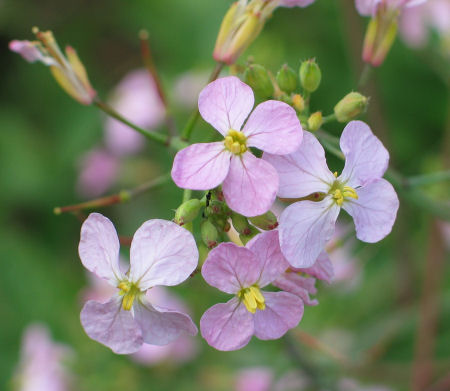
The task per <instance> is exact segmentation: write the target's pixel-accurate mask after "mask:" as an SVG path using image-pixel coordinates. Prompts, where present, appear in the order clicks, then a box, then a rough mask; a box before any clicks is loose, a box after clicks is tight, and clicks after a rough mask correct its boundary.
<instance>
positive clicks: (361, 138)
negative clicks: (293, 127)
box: [263, 121, 399, 268]
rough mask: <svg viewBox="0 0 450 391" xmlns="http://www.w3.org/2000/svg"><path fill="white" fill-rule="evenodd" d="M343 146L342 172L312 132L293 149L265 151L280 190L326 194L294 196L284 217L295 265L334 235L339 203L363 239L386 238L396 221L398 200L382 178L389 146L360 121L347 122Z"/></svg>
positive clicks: (306, 262) (305, 262) (285, 194)
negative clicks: (329, 161)
mask: <svg viewBox="0 0 450 391" xmlns="http://www.w3.org/2000/svg"><path fill="white" fill-rule="evenodd" d="M340 146H341V150H342V152H343V153H344V155H345V157H346V161H345V167H344V170H343V171H342V174H341V175H340V176H339V177H337V173H335V174H333V173H332V172H331V171H330V170H329V169H328V167H327V164H326V160H325V151H324V150H323V148H322V146H321V145H320V143H319V142H318V141H317V139H316V138H315V137H314V136H313V135H312V134H311V133H308V132H304V138H303V143H302V145H301V146H300V148H299V149H298V150H297V151H296V152H294V153H293V154H291V155H289V156H275V155H270V154H264V156H263V158H264V159H265V160H267V161H268V162H269V163H271V164H272V165H273V166H274V167H275V168H276V169H277V170H278V174H279V177H280V188H279V191H278V196H280V197H282V198H301V197H306V196H308V195H311V194H313V193H319V194H320V198H323V199H322V200H320V201H318V202H315V201H300V202H296V203H294V204H292V205H290V206H289V207H287V208H286V209H285V210H284V212H283V213H282V215H281V217H280V220H279V223H280V225H279V231H280V245H281V250H282V252H283V254H284V255H285V257H286V259H287V260H288V262H289V263H290V264H291V265H292V266H294V267H301V268H303V267H309V266H311V265H312V264H313V263H314V262H315V261H316V259H317V257H318V256H319V254H320V252H321V251H322V250H323V249H324V246H325V244H326V242H327V241H328V240H329V239H330V238H331V236H332V235H333V232H334V226H335V222H336V219H337V217H338V215H339V211H340V209H341V207H342V208H344V210H345V211H347V212H348V213H349V214H350V215H351V216H352V217H353V220H354V223H355V227H356V236H357V238H358V239H360V240H362V241H364V242H369V243H374V242H377V241H379V240H381V239H383V238H384V237H385V236H386V235H387V234H389V232H390V231H391V229H392V226H393V224H394V221H395V217H396V214H397V210H398V206H399V201H398V198H397V194H396V193H395V190H394V188H393V187H392V185H391V184H390V183H389V182H388V181H386V180H384V179H382V176H383V174H384V173H385V171H386V169H387V166H388V162H389V153H388V151H387V150H386V148H384V146H383V144H382V143H381V141H380V140H379V139H378V138H377V137H375V136H374V134H373V133H372V131H371V130H370V128H369V126H367V125H366V124H365V123H364V122H361V121H352V122H350V123H349V124H348V125H347V126H346V127H345V129H344V131H343V132H342V136H341V140H340Z"/></svg>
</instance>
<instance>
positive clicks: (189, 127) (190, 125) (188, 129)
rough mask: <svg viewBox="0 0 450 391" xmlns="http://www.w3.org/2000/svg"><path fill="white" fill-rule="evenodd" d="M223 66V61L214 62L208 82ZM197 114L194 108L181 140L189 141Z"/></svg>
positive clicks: (217, 74)
mask: <svg viewBox="0 0 450 391" xmlns="http://www.w3.org/2000/svg"><path fill="white" fill-rule="evenodd" d="M223 67H224V64H223V63H221V62H218V63H216V66H215V67H214V69H213V71H212V73H211V76H210V77H209V81H208V83H211V82H212V81H214V80H216V79H217V78H218V77H219V75H220V72H221V71H222V69H223ZM199 116H200V113H199V111H198V109H196V110H195V111H194V112H193V113H192V115H191V116H190V118H189V121H188V123H187V124H186V126H185V127H184V129H183V131H182V132H181V139H182V140H184V141H189V139H190V137H191V134H192V131H193V130H194V126H195V123H196V122H197V120H198V117H199Z"/></svg>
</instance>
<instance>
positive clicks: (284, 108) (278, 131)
mask: <svg viewBox="0 0 450 391" xmlns="http://www.w3.org/2000/svg"><path fill="white" fill-rule="evenodd" d="M243 133H244V134H245V135H246V136H247V137H248V141H247V143H248V145H249V146H250V147H256V148H259V149H261V150H262V151H265V152H269V153H273V154H275V155H287V154H290V153H292V152H294V151H296V150H297V149H298V147H299V146H300V143H301V142H302V137H303V129H302V126H301V125H300V121H299V120H298V117H297V114H296V112H295V110H294V109H293V108H292V107H291V106H289V105H288V104H286V103H284V102H280V101H276V100H268V101H266V102H263V103H261V104H259V105H258V106H256V108H255V110H253V112H252V113H251V114H250V117H249V118H248V120H247V122H246V124H245V126H244V129H243Z"/></svg>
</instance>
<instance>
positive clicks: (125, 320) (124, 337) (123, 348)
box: [80, 296, 143, 354]
mask: <svg viewBox="0 0 450 391" xmlns="http://www.w3.org/2000/svg"><path fill="white" fill-rule="evenodd" d="M80 319H81V325H82V326H83V328H84V331H86V334H87V335H88V336H89V337H90V338H92V339H93V340H94V341H97V342H100V343H101V344H103V345H105V346H108V347H109V348H110V349H111V350H112V351H113V352H114V353H117V354H130V353H134V352H136V351H137V350H138V349H139V348H140V347H141V346H142V343H143V339H142V333H141V329H140V327H139V326H138V324H137V323H136V322H135V320H134V319H133V316H132V314H131V312H130V311H125V310H124V309H122V301H121V299H120V297H118V296H116V297H113V298H111V300H110V301H108V302H107V303H105V304H101V303H97V302H96V301H88V302H87V303H86V304H85V305H84V307H83V310H82V311H81V316H80Z"/></svg>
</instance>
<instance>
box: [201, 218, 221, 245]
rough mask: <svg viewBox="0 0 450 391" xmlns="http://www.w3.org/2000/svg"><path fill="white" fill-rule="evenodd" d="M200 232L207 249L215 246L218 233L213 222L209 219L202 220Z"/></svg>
mask: <svg viewBox="0 0 450 391" xmlns="http://www.w3.org/2000/svg"><path fill="white" fill-rule="evenodd" d="M200 233H201V237H202V241H203V243H205V245H206V247H208V248H209V249H211V248H214V247H216V246H217V239H218V237H219V233H218V232H217V228H216V227H215V226H214V224H213V223H211V221H209V220H203V221H202V223H201V225H200Z"/></svg>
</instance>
